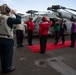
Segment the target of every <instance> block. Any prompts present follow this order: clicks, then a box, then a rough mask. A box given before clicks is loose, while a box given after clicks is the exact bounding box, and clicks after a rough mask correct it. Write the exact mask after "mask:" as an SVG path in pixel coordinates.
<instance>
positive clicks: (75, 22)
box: [69, 19, 76, 48]
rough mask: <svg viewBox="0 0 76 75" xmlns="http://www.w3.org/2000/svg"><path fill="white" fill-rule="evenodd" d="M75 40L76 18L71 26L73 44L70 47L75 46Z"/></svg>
mask: <svg viewBox="0 0 76 75" xmlns="http://www.w3.org/2000/svg"><path fill="white" fill-rule="evenodd" d="M75 40H76V19H74V22H73V23H72V27H71V45H70V46H69V47H72V48H73V47H74V46H75Z"/></svg>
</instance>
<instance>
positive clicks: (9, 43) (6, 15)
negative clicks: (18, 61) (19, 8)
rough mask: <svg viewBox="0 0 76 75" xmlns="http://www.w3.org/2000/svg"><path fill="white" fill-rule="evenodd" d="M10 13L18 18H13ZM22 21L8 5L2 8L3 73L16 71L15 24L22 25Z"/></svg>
mask: <svg viewBox="0 0 76 75" xmlns="http://www.w3.org/2000/svg"><path fill="white" fill-rule="evenodd" d="M10 13H12V14H14V15H15V16H16V18H12V17H11V16H10ZM20 23H21V20H20V18H19V16H18V15H16V12H15V11H14V10H11V9H10V8H9V7H8V6H7V4H4V5H2V6H1V16H0V51H1V69H2V72H3V73H9V72H12V71H14V70H15V67H13V66H12V60H13V45H14V41H13V24H20Z"/></svg>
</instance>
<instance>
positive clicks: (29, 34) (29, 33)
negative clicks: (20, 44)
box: [25, 16, 34, 45]
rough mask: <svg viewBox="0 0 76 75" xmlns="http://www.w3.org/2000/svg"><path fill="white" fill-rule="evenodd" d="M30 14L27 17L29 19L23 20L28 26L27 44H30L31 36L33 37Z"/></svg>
mask: <svg viewBox="0 0 76 75" xmlns="http://www.w3.org/2000/svg"><path fill="white" fill-rule="evenodd" d="M32 19H33V18H32V16H30V17H29V20H28V21H26V22H25V24H26V25H27V28H28V44H29V45H33V44H32V38H33V31H34V22H33V21H32Z"/></svg>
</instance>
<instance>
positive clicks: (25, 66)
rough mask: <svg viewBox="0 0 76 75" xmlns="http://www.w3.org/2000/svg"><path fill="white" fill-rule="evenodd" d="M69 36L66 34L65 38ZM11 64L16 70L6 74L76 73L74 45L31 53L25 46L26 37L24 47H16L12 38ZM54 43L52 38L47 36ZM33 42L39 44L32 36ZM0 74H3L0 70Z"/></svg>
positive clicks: (62, 74) (65, 74)
mask: <svg viewBox="0 0 76 75" xmlns="http://www.w3.org/2000/svg"><path fill="white" fill-rule="evenodd" d="M68 39H70V36H66V40H68ZM14 41H15V45H14V58H13V65H14V66H15V67H16V70H15V71H13V72H11V73H8V74H7V75H76V47H74V48H69V47H67V48H62V49H58V50H52V51H46V53H45V54H40V53H33V52H31V51H30V50H29V49H28V48H27V45H28V43H27V37H25V38H24V43H23V45H24V48H17V47H16V46H17V45H16V39H14ZM48 42H53V43H54V38H51V37H48ZM33 44H39V38H38V37H34V38H33ZM0 75H5V74H3V73H1V72H0Z"/></svg>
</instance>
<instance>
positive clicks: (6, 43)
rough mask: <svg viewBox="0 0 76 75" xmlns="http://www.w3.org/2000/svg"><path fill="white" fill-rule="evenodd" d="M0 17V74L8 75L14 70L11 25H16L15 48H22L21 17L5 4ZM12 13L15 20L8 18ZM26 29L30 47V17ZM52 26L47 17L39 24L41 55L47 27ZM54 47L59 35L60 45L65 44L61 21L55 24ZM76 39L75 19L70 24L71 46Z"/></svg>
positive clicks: (63, 25)
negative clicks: (5, 74)
mask: <svg viewBox="0 0 76 75" xmlns="http://www.w3.org/2000/svg"><path fill="white" fill-rule="evenodd" d="M1 8H2V9H1V14H2V15H1V16H0V53H1V54H0V55H1V68H2V72H4V73H8V72H12V71H13V70H15V67H13V66H12V59H13V45H14V40H13V25H14V24H16V25H17V31H16V37H17V44H18V46H17V47H23V45H22V43H23V29H24V27H23V26H22V25H23V24H22V22H21V17H20V16H19V15H17V14H16V12H15V11H14V10H11V9H10V8H9V7H8V6H7V5H6V4H4V5H2V7H1ZM10 12H12V13H13V14H14V15H15V16H16V18H12V17H10V15H9V13H10ZM25 23H26V24H27V27H28V44H29V45H32V36H33V31H34V25H35V24H34V22H33V21H32V17H29V20H28V21H27V22H25ZM51 25H52V22H51V21H49V20H47V17H46V16H44V17H43V18H42V22H41V23H40V24H39V37H40V50H41V51H40V53H41V54H43V53H45V51H46V43H47V35H48V30H49V27H50V26H51ZM54 28H55V29H54V30H55V45H57V43H58V41H59V38H60V35H61V36H62V44H64V43H65V37H64V32H65V31H66V30H67V27H66V25H65V23H64V22H63V20H57V21H56V23H55V27H54ZM75 38H76V19H75V20H74V23H73V24H72V28H71V46H70V47H74V46H75Z"/></svg>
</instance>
